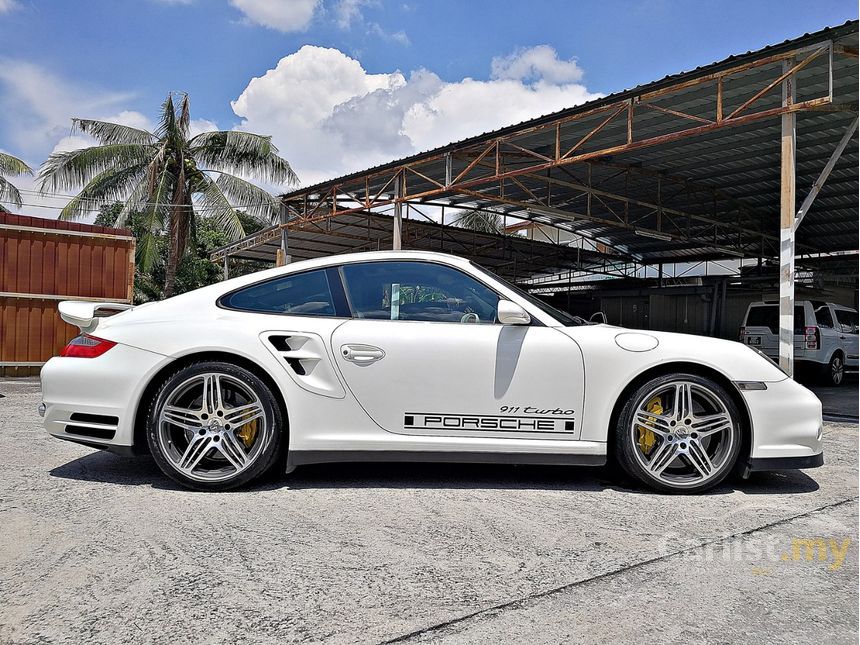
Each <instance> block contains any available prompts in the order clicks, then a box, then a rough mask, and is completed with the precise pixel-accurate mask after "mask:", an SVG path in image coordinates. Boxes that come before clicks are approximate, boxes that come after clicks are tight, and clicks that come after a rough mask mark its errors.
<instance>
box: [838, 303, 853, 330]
mask: <svg viewBox="0 0 860 645" xmlns="http://www.w3.org/2000/svg"><path fill="white" fill-rule="evenodd" d="M836 320H838V321H839V326H840V328H841V329H842V332H843V333H845V334H856V333H857V313H856V312H854V311H845V310H844V309H837V310H836Z"/></svg>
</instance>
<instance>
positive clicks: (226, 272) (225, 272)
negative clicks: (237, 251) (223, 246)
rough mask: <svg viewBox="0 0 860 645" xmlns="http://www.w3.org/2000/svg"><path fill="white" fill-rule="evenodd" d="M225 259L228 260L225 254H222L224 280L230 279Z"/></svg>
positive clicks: (228, 266) (228, 267)
mask: <svg viewBox="0 0 860 645" xmlns="http://www.w3.org/2000/svg"><path fill="white" fill-rule="evenodd" d="M227 259H228V258H227V254H226V253H225V254H224V279H225V280H229V279H230V265H229V264H227Z"/></svg>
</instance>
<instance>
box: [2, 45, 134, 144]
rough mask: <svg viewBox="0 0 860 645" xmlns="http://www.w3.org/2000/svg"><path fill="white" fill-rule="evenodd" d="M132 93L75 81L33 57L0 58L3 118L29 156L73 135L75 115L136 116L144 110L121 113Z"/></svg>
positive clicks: (11, 136)
mask: <svg viewBox="0 0 860 645" xmlns="http://www.w3.org/2000/svg"><path fill="white" fill-rule="evenodd" d="M131 98H132V95H131V94H129V93H124V92H111V91H107V90H102V89H99V88H93V87H81V86H76V85H73V84H71V83H69V82H67V81H65V80H64V79H62V78H59V77H57V76H56V75H54V74H53V73H51V72H50V71H48V70H47V69H45V68H43V67H40V66H38V65H35V64H33V63H29V62H26V61H21V60H16V59H8V58H7V59H0V124H2V126H3V128H2V129H3V131H4V132H5V133H6V135H7V137H8V140H9V141H10V142H11V143H14V144H15V146H16V147H17V148H18V149H19V151H20V153H22V154H24V155H27V156H31V155H41V154H44V153H45V152H46V151H47V150H50V148H51V147H52V146H53V145H54V144H55V143H56V141H57V140H58V139H59V138H61V137H63V136H65V135H68V134H69V133H70V129H71V117H89V118H102V117H104V116H106V115H114V116H117V118H128V119H132V115H137V114H139V113H132V112H120V113H119V114H117V111H118V110H121V109H122V106H123V104H125V103H127V102H128V101H129V100H131ZM121 115H125V116H124V117H122V116H121ZM135 119H136V117H135ZM135 119H132V121H134V123H138V124H139V123H141V121H140V120H139V119H137V120H135ZM129 125H133V123H132V122H129Z"/></svg>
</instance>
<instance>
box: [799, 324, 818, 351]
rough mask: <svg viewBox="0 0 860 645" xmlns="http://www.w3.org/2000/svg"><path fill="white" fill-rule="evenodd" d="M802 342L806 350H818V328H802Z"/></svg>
mask: <svg viewBox="0 0 860 645" xmlns="http://www.w3.org/2000/svg"><path fill="white" fill-rule="evenodd" d="M803 342H804V346H805V347H806V349H818V348H819V347H820V346H821V332H820V331H819V329H818V327H804V328H803Z"/></svg>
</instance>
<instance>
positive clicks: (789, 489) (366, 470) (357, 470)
mask: <svg viewBox="0 0 860 645" xmlns="http://www.w3.org/2000/svg"><path fill="white" fill-rule="evenodd" d="M50 474H51V476H53V477H59V478H61V479H68V480H77V481H91V482H100V483H111V484H119V485H122V486H152V487H153V488H157V489H164V490H184V489H183V488H182V487H181V486H179V485H178V484H176V483H175V482H173V481H172V480H171V479H169V478H168V477H166V476H165V475H164V474H163V473H162V472H161V471H160V470H159V468H158V466H157V465H156V464H155V462H154V461H153V460H152V458H150V457H136V458H130V457H120V456H118V455H114V454H112V453H108V452H101V451H100V452H94V453H91V454H88V455H85V456H83V457H79V458H78V459H74V460H73V461H70V462H68V463H66V464H63V465H62V466H58V467H56V468H54V469H53V470H51V471H50ZM281 488H286V489H291V490H302V489H326V488H341V489H347V488H352V489H357V488H397V489H408V488H412V489H476V490H477V489H522V490H568V491H571V492H573V491H602V490H610V489H611V490H618V491H626V492H630V493H635V494H645V495H656V494H659V493H652V492H650V491H647V490H645V489H644V488H642V487H641V486H638V485H637V484H635V483H634V482H632V481H630V480H629V479H628V478H627V477H626V476H624V475H623V474H622V473H620V472H618V469H617V468H616V467H614V466H605V467H574V466H534V465H512V464H440V463H338V464H316V465H309V466H302V467H301V468H298V469H297V470H296V471H295V472H293V473H290V474H289V475H285V474H282V473H273V474H272V475H270V476H268V477H267V478H266V479H265V480H264V481H262V482H260V483H258V484H257V485H255V486H253V487H252V489H251V490H276V489H281ZM818 488H819V486H818V483H817V482H816V481H815V480H814V479H813V478H812V477H810V476H809V475H807V474H805V473H804V472H802V471H798V470H794V471H785V472H772V473H753V474H752V475H751V476H750V478H749V479H746V480H741V479H736V480H733V481H729V482H727V483H724V484H721V485H720V486H717V487H716V488H714V489H712V490H710V491H708V492H707V493H706V494H707V495H721V494H727V493H731V492H732V491H741V492H743V493H744V494H748V495H760V494H766V495H775V494H788V493H791V494H799V493H812V492H815V491H817V490H818Z"/></svg>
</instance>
